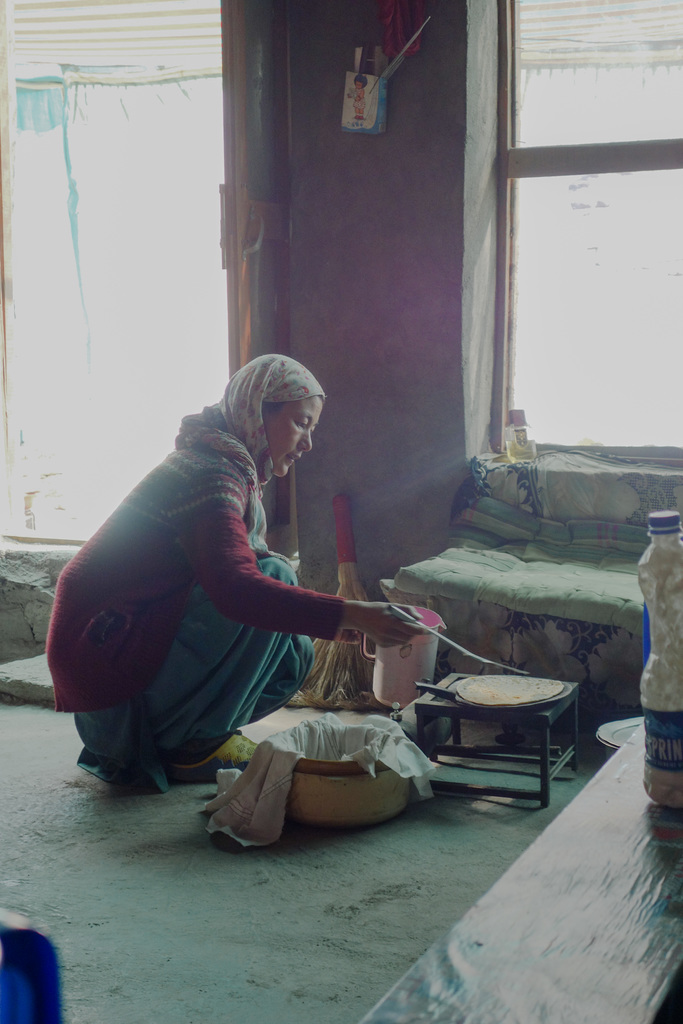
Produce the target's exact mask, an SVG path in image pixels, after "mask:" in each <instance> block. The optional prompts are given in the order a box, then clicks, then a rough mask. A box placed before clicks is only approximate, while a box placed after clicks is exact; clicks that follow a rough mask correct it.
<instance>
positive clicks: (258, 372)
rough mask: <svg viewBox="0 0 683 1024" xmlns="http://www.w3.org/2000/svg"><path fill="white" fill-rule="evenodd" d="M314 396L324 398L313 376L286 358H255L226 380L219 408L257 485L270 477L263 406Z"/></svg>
mask: <svg viewBox="0 0 683 1024" xmlns="http://www.w3.org/2000/svg"><path fill="white" fill-rule="evenodd" d="M316 395H319V396H320V397H321V398H324V397H325V392H324V391H323V389H322V388H321V386H320V384H319V383H318V381H317V380H316V379H315V377H314V376H313V374H312V373H309V372H308V370H307V369H306V368H305V367H304V366H302V365H301V363H297V362H296V361H295V360H294V359H290V358H289V357H288V356H281V355H266V356H258V357H257V358H256V359H252V361H251V362H250V363H247V365H246V366H243V367H242V369H241V370H238V371H237V373H236V374H235V375H234V376H233V377H231V378H230V382H229V384H228V386H227V388H226V389H225V394H224V395H223V398H222V399H221V401H220V402H219V408H220V410H221V412H222V413H223V416H224V418H225V421H226V423H227V425H228V431H229V432H230V433H231V434H234V435H235V437H237V438H239V440H240V441H242V443H243V444H244V445H245V447H246V449H247V451H248V452H249V454H250V455H251V457H252V459H253V460H254V465H255V466H256V473H257V476H258V480H259V482H260V483H262V484H263V483H266V482H267V481H268V480H270V478H271V476H272V473H273V460H272V459H271V457H270V452H269V450H268V440H267V438H266V428H265V426H264V423H263V409H262V407H263V403H264V402H298V401H299V400H300V399H302V398H314V397H315V396H316Z"/></svg>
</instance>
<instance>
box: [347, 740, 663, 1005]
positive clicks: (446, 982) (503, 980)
mask: <svg viewBox="0 0 683 1024" xmlns="http://www.w3.org/2000/svg"><path fill="white" fill-rule="evenodd" d="M643 753H644V731H643V728H642V727H640V728H639V729H638V730H637V731H636V732H635V733H634V735H633V736H632V737H631V739H630V740H629V741H628V742H627V743H626V744H625V745H624V746H623V747H621V749H619V750H618V751H616V752H615V753H614V754H613V755H612V757H611V758H610V759H609V761H607V763H606V764H605V765H604V766H603V767H602V768H601V769H600V771H599V772H598V773H597V775H596V776H595V777H594V778H593V779H592V780H591V781H590V782H589V783H588V785H587V786H586V787H585V788H584V790H583V791H582V792H581V793H580V794H579V796H578V797H576V799H574V800H573V801H572V802H571V803H570V804H569V805H568V807H566V808H565V810H564V811H562V812H561V813H560V814H559V815H558V816H557V818H555V820H554V821H553V822H552V823H551V824H550V825H549V826H548V828H547V829H546V830H545V831H544V832H543V833H542V834H541V835H540V836H539V837H538V839H537V840H536V841H535V842H534V843H532V845H531V846H530V847H529V848H528V849H527V850H526V851H525V852H524V853H523V854H522V856H521V857H520V858H519V859H518V860H517V861H516V862H515V863H514V864H513V865H512V867H511V868H510V869H509V870H508V871H507V872H506V873H505V874H504V875H503V877H502V878H501V879H500V880H499V881H498V882H497V883H496V884H495V885H494V886H493V887H492V888H491V889H490V890H489V891H488V893H486V895H485V896H483V897H482V899H481V900H479V902H478V903H476V904H475V905H474V906H473V907H472V908H471V909H470V910H469V911H468V912H467V913H466V914H465V915H464V916H463V918H462V919H461V920H460V921H459V922H458V923H457V924H456V925H455V926H454V928H453V929H452V930H451V931H450V932H449V933H448V934H447V935H445V936H444V937H443V939H441V940H440V941H439V942H437V943H436V944H435V945H434V946H432V947H431V948H430V949H429V950H428V951H427V952H426V953H425V954H424V955H423V956H422V957H421V958H420V959H419V960H418V961H417V962H416V963H415V965H414V966H413V967H412V968H411V969H410V970H409V971H408V973H407V974H406V975H404V977H403V978H402V979H401V980H400V981H399V982H398V983H397V984H396V985H395V986H394V988H392V989H391V990H390V992H389V993H388V994H387V995H386V996H385V997H384V999H382V1000H381V1002H379V1003H378V1004H377V1006H376V1007H375V1008H374V1010H372V1011H371V1012H370V1013H369V1014H368V1015H367V1016H366V1017H364V1018H363V1021H362V1022H361V1024H418V1022H419V1024H498V1022H500V1024H535V1022H538V1024H541V1022H544V1024H546V1022H548V1024H594V1022H595V1024H598V1022H599V1024H650V1022H651V1021H652V1018H653V1016H654V1014H655V1012H656V1010H657V1008H658V1006H659V1004H660V1003H661V1001H662V999H663V997H664V994H665V992H666V989H667V986H668V985H669V983H670V981H671V978H672V976H673V974H674V972H675V970H676V968H677V967H678V965H679V963H680V962H681V960H683V811H673V810H669V809H667V808H663V807H658V806H657V805H655V804H653V803H651V802H650V801H649V799H648V797H647V795H646V794H645V791H644V789H643V784H642V775H643ZM491 841H492V842H495V835H494V834H492V837H491ZM453 884H454V885H457V884H458V857H457V835H454V837H453Z"/></svg>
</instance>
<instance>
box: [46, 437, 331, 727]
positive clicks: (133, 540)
mask: <svg viewBox="0 0 683 1024" xmlns="http://www.w3.org/2000/svg"><path fill="white" fill-rule="evenodd" d="M191 458H192V456H189V455H187V454H186V453H184V452H174V453H173V455H171V456H169V459H167V460H166V462H165V463H162V465H161V466H160V467H158V468H157V470H154V471H153V472H152V473H151V474H150V475H149V477H147V478H146V480H145V481H143V482H142V484H141V485H139V487H138V488H137V489H136V491H134V492H133V494H132V495H131V497H129V498H128V499H127V500H126V501H125V502H124V503H123V504H122V505H120V506H119V508H118V509H117V510H116V512H114V514H113V515H112V516H111V517H110V518H109V519H108V520H107V522H106V523H105V524H104V526H102V527H101V528H100V530H98V532H97V533H96V534H95V535H94V536H93V537H92V538H91V539H90V540H89V541H88V542H87V544H85V545H84V547H82V548H81V550H80V551H79V552H78V553H77V554H76V555H75V557H74V558H73V559H72V560H71V561H70V562H69V563H68V565H67V566H66V567H65V569H64V570H63V572H62V574H61V576H60V578H59V580H58V583H57V590H56V594H55V602H54V606H53V610H52V617H51V620H50V628H49V631H48V638H47V659H48V665H49V668H50V672H51V674H52V679H53V682H54V687H55V704H56V709H57V711H97V710H100V709H102V708H107V707H112V706H114V705H115V704H119V703H121V702H122V701H125V700H127V699H128V698H130V697H132V696H133V695H134V694H135V693H138V692H139V691H141V690H143V689H145V688H146V687H147V686H148V685H149V684H150V683H151V681H152V679H153V678H154V676H155V675H156V673H157V672H158V671H159V669H160V668H161V665H162V663H163V661H164V659H165V658H166V655H167V654H168V651H169V649H170V646H171V644H172V642H173V639H174V637H175V635H176V632H177V630H178V626H179V624H180V620H181V618H182V615H183V611H184V608H185V603H186V601H187V598H188V596H189V594H190V592H191V590H192V588H193V586H194V585H195V583H199V584H201V586H202V587H203V589H204V590H205V591H206V593H207V595H208V596H209V598H210V599H211V601H212V602H213V604H214V605H215V606H216V608H217V609H218V611H219V612H221V613H222V614H223V615H225V616H226V618H228V619H232V620H234V621H236V622H241V623H244V624H245V625H247V626H254V627H256V628H258V629H265V630H271V631H273V632H279V633H299V634H307V635H309V636H313V637H320V638H322V639H326V640H331V639H333V637H334V636H335V634H336V633H337V630H338V628H339V624H340V622H341V617H342V606H343V602H342V600H341V599H340V598H338V597H336V596H332V595H327V594H318V593H315V592H314V591H310V590H305V589H302V588H301V587H292V586H290V585H289V584H287V583H283V582H281V581H280V580H275V579H271V578H270V577H268V576H264V575H263V573H262V572H261V571H260V569H259V567H258V562H257V560H256V556H255V554H254V552H253V551H252V549H251V548H250V547H249V544H248V540H247V531H246V527H245V525H244V522H243V520H242V518H241V517H240V516H239V515H238V514H237V513H236V512H235V509H234V503H232V504H231V503H229V502H226V501H224V500H222V495H224V493H225V491H226V486H225V484H226V479H227V481H228V485H229V488H230V491H231V495H232V496H233V498H234V491H235V481H236V476H235V472H234V467H231V468H230V471H229V472H226V469H225V466H220V465H219V464H218V460H217V459H216V457H215V456H214V455H211V457H210V462H211V464H210V465H208V466H204V467H202V473H201V474H200V475H201V478H202V484H201V487H200V488H198V487H197V485H196V480H197V475H196V473H195V472H194V469H193V473H194V477H193V486H192V488H191V489H188V487H187V480H184V479H183V473H182V472H181V473H178V472H177V468H178V465H179V464H180V465H181V468H182V469H186V468H187V459H191ZM183 463H185V465H183ZM169 466H170V467H171V469H172V470H175V472H170V473H169ZM200 491H201V498H200V497H198V494H199V492H200ZM245 494H246V491H245Z"/></svg>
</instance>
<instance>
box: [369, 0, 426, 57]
mask: <svg viewBox="0 0 683 1024" xmlns="http://www.w3.org/2000/svg"><path fill="white" fill-rule="evenodd" d="M426 5H427V0H377V7H378V15H379V20H380V22H381V23H382V25H384V35H383V37H382V49H383V50H384V52H385V53H386V55H387V57H388V58H389V60H392V59H393V58H394V57H396V56H397V54H399V53H400V52H401V50H402V49H403V47H404V46H405V45H406V43H407V42H408V40H409V39H410V37H411V36H413V35H414V34H415V33H416V32H417V30H418V29H419V27H420V25H422V23H423V22H424V20H425V7H426ZM419 49H420V36H418V37H417V39H416V40H415V42H414V43H413V44H412V46H410V47H409V48H408V49H407V50H406V56H409V55H410V54H413V53H417V51H418V50H419Z"/></svg>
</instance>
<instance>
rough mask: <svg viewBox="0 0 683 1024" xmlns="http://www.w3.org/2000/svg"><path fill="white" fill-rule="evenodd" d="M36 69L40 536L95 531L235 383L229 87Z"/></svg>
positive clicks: (23, 405)
mask: <svg viewBox="0 0 683 1024" xmlns="http://www.w3.org/2000/svg"><path fill="white" fill-rule="evenodd" d="M20 74H21V77H19V78H18V81H17V129H18V131H17V140H16V151H15V155H16V161H15V185H14V222H13V227H14V231H13V255H14V300H15V343H14V354H13V360H12V418H11V422H12V423H13V424H14V425H15V428H16V429H17V430H18V432H19V438H18V444H19V460H18V467H17V468H18V472H19V475H20V481H19V486H20V487H21V488H22V489H23V492H24V494H27V495H30V496H31V497H30V498H29V499H28V501H27V504H32V505H33V508H32V513H31V514H32V516H33V523H30V522H29V525H34V526H35V529H36V532H37V533H41V534H46V535H61V536H64V537H69V536H76V537H82V536H87V535H89V534H90V533H91V532H92V531H93V530H94V529H95V528H96V527H97V525H99V523H100V522H101V521H102V520H103V519H104V518H105V517H106V515H107V514H108V513H109V512H110V511H112V510H113V508H114V507H115V506H116V504H118V502H119V501H120V500H121V499H122V498H123V497H124V496H125V494H126V493H127V491H128V489H129V488H130V487H131V486H133V485H134V484H135V483H136V482H137V480H138V479H139V478H140V477H141V476H142V475H144V473H146V472H147V471H148V470H149V469H151V468H152V467H153V466H154V465H155V464H156V462H158V461H159V460H160V459H161V458H163V457H164V455H165V454H166V453H167V452H168V451H170V450H171V448H172V447H173V441H174V438H175V434H176V432H177V427H178V424H179V422H180V418H181V417H182V416H183V415H185V414H187V413H188V412H194V411H197V410H199V409H201V408H202V406H203V405H205V404H209V403H211V402H214V401H217V400H218V398H219V397H220V394H221V393H222V390H223V388H224V386H225V383H226V380H227V302H226V286H225V277H224V272H223V271H222V269H221V259H220V249H219V194H218V186H219V183H220V182H221V181H222V180H223V134H222V92H221V78H220V76H219V75H218V74H214V75H208V76H206V77H197V78H193V77H191V76H183V75H178V76H176V77H174V76H173V75H165V76H164V75H160V76H159V77H160V78H161V79H162V80H160V81H149V80H148V79H149V76H148V75H141V74H140V73H139V72H133V73H131V75H130V77H129V78H128V80H127V78H126V75H125V74H122V71H121V69H120V68H117V69H112V73H111V74H110V75H108V76H107V75H106V74H102V73H101V72H98V73H97V74H94V73H89V72H88V70H87V69H82V70H81V71H78V72H76V71H74V70H73V69H70V68H64V67H56V68H51V69H50V70H49V71H46V68H45V67H42V68H39V69H36V71H35V72H34V73H33V74H31V73H30V71H29V72H27V71H26V69H21V72H20Z"/></svg>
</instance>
